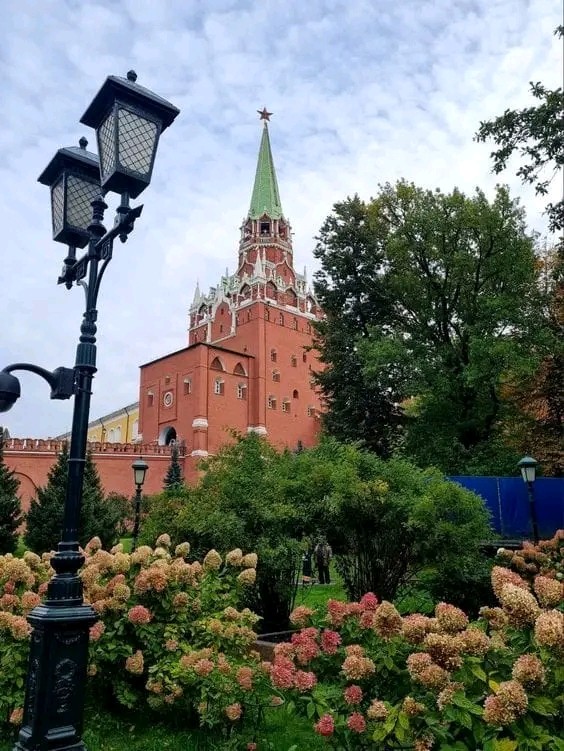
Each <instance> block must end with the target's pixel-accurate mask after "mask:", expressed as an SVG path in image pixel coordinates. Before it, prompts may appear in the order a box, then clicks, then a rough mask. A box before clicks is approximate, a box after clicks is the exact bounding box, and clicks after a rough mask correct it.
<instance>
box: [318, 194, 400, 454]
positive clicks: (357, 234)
mask: <svg viewBox="0 0 564 751" xmlns="http://www.w3.org/2000/svg"><path fill="white" fill-rule="evenodd" d="M317 241H318V242H317V246H316V248H315V250H314V255H315V257H316V258H317V259H318V260H319V261H320V263H321V269H320V270H319V271H318V272H316V274H315V292H316V295H317V297H318V299H319V302H320V305H321V307H322V309H323V312H324V314H325V318H324V319H323V320H322V321H319V322H317V323H316V324H315V335H316V336H315V348H316V349H317V350H318V352H319V353H320V358H319V359H320V361H321V362H322V363H323V365H324V368H323V369H322V370H321V371H320V372H318V373H316V375H315V377H316V381H317V383H318V384H319V386H320V387H321V390H322V393H323V397H324V399H325V402H326V404H327V407H328V411H327V412H326V413H325V414H324V417H323V419H324V425H325V428H326V430H327V431H328V433H329V434H330V435H333V436H335V437H336V438H338V439H339V440H342V441H360V442H362V443H363V445H365V446H367V447H368V448H370V449H371V450H373V451H375V452H376V453H378V454H380V455H381V456H388V455H389V454H390V452H391V448H392V443H393V436H394V433H395V429H396V427H397V410H396V409H395V407H394V394H393V393H391V392H390V391H386V390H384V389H383V388H382V386H381V384H379V383H378V381H377V379H374V378H367V377H365V373H364V371H363V369H362V361H361V359H360V356H359V352H358V346H357V340H358V339H359V338H360V339H362V338H366V337H368V336H369V334H370V330H371V328H372V327H374V326H381V325H383V324H384V322H385V321H386V315H387V312H388V298H387V291H386V288H385V286H384V284H383V282H382V271H383V267H384V260H385V256H384V247H383V244H382V242H381V238H380V237H378V235H377V234H376V233H375V232H374V228H373V226H372V225H371V222H370V216H369V211H368V206H367V204H366V203H365V202H364V201H361V199H360V198H359V197H358V196H357V195H355V196H354V197H353V198H347V199H346V200H345V201H342V202H341V203H336V204H335V206H334V207H333V213H332V214H331V215H330V216H329V217H327V219H326V220H325V222H324V223H323V225H322V227H321V230H320V233H319V236H318V238H317Z"/></svg>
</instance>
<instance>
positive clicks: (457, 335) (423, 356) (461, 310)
mask: <svg viewBox="0 0 564 751" xmlns="http://www.w3.org/2000/svg"><path fill="white" fill-rule="evenodd" d="M338 211H340V209H339V208H338V207H336V215H335V216H334V217H333V221H335V222H337V224H338V223H339V219H338ZM362 228H363V232H365V233H368V235H370V236H372V238H373V239H372V242H371V243H369V242H368V241H367V242H366V243H365V247H366V255H367V256H373V257H374V259H373V261H372V262H370V261H368V260H364V258H363V257H362V256H360V257H359V256H358V255H357V252H356V249H355V247H354V246H353V245H351V244H347V243H343V244H342V246H341V247H340V252H339V253H338V254H337V255H338V258H339V262H340V263H342V264H343V267H344V268H348V267H349V266H350V267H352V266H353V265H354V264H356V265H357V267H358V269H359V276H358V279H357V280H356V281H355V278H354V274H353V273H351V275H350V277H349V276H347V274H346V273H344V272H342V271H334V272H333V271H331V272H330V273H328V272H327V270H326V269H327V268H329V269H337V268H339V267H338V264H337V262H336V261H333V260H332V256H333V255H334V253H333V249H332V248H330V247H329V246H328V245H326V246H325V247H326V250H324V251H323V253H324V254H325V260H324V262H322V271H321V272H320V275H319V277H318V283H319V282H320V281H322V280H323V284H325V285H326V286H327V287H328V289H329V294H330V297H332V298H333V299H334V300H339V299H340V304H342V305H344V310H345V314H344V315H343V316H342V319H341V320H340V321H337V322H336V323H334V319H333V318H330V317H329V318H328V319H327V321H326V322H325V324H324V325H325V328H326V330H325V331H323V330H321V332H320V342H319V347H320V349H321V353H322V358H323V359H324V361H325V362H328V363H329V372H330V374H331V378H333V379H334V380H335V383H337V382H338V379H340V380H341V381H342V382H343V383H346V382H351V381H354V380H355V376H354V368H355V367H356V368H357V369H358V373H359V378H358V384H360V388H361V390H364V391H365V397H364V398H366V397H367V396H368V397H370V398H374V401H375V403H377V404H382V403H387V408H388V413H387V416H388V417H386V416H382V423H383V424H387V426H388V435H389V436H391V437H390V438H389V439H388V443H389V444H390V445H393V444H394V443H395V446H396V449H397V450H400V449H401V451H402V452H403V453H404V454H405V455H406V456H409V457H413V458H415V459H416V461H417V462H418V463H420V464H422V465H423V466H428V465H436V466H438V467H440V468H441V469H442V470H443V471H447V472H464V471H486V472H492V471H493V472H495V471H498V472H499V471H507V469H508V468H509V467H511V468H512V467H513V464H514V461H515V459H516V458H517V457H516V455H515V454H514V452H513V451H512V450H511V449H508V448H507V446H506V445H505V443H504V440H503V425H504V423H503V421H504V418H505V416H506V412H507V410H508V405H507V404H506V403H505V402H504V400H503V395H502V390H503V385H504V383H505V382H506V380H507V379H508V378H509V377H510V376H511V377H512V378H515V377H516V376H518V377H519V378H521V377H523V376H524V374H528V373H530V372H531V371H532V370H533V369H534V367H535V342H536V341H538V339H539V337H542V336H543V330H542V316H541V312H540V311H541V299H540V295H539V294H538V287H537V284H536V282H537V269H536V267H535V256H534V249H533V242H532V239H531V238H530V237H528V236H527V233H526V230H525V225H524V217H523V212H522V210H521V209H520V208H519V206H518V204H517V202H516V201H514V200H512V199H511V198H510V196H509V194H508V192H507V190H506V189H505V188H498V189H497V192H496V195H495V198H494V200H493V201H492V202H489V201H488V200H487V199H486V197H485V195H484V194H483V193H482V192H481V191H479V190H477V191H476V193H475V194H474V195H473V196H471V197H467V196H465V195H464V194H463V193H461V192H460V191H458V190H454V191H453V192H452V193H450V194H444V193H441V192H440V191H438V190H437V191H434V192H433V191H426V190H423V189H420V188H418V187H416V186H415V185H413V184H410V183H407V182H404V181H400V182H399V183H397V185H395V186H392V185H389V184H387V185H384V186H383V187H381V188H380V191H379V193H378V195H377V196H376V198H374V199H373V200H372V201H371V203H370V205H369V206H368V207H367V210H366V218H365V219H363V220H362ZM334 236H335V234H333V237H334ZM321 251H322V248H321V246H318V252H319V253H321ZM341 276H342V278H343V281H340V277H341ZM355 285H357V289H356V294H357V297H358V300H359V303H358V306H359V307H360V309H361V310H365V309H367V310H371V311H373V312H372V314H371V315H370V316H369V317H366V318H365V317H363V316H362V315H359V314H355V315H350V316H349V315H348V314H347V311H348V310H353V309H354V306H352V305H350V304H347V302H346V301H347V300H349V299H352V296H353V294H354V290H355ZM341 287H343V293H342V294H343V297H341V298H339V290H340V289H341ZM337 307H338V303H337V304H336V305H335V309H337ZM333 329H334V331H335V332H336V333H334V331H333ZM333 336H338V337H339V338H340V340H341V341H343V342H346V347H347V348H348V351H349V352H350V353H353V354H352V355H350V357H349V359H348V360H347V361H345V360H344V359H342V358H340V357H339V352H338V351H337V353H336V350H335V348H334V347H333V346H332V337H333ZM353 357H354V361H353ZM351 363H354V365H353V367H351ZM319 380H320V384H321V387H322V389H323V390H324V393H326V391H325V388H326V381H324V376H323V374H321V375H320V376H319ZM343 388H345V387H343ZM350 388H356V385H355V386H354V387H350ZM354 398H355V397H354V394H351V393H350V392H349V393H348V395H347V397H346V400H347V406H348V407H349V408H350V409H351V410H355V409H356V406H355V405H354V403H353V402H354ZM362 399H363V396H362V394H358V395H357V402H358V403H362ZM328 405H329V409H330V412H331V413H332V414H331V415H330V416H329V417H328V420H327V426H328V429H329V432H331V433H332V434H334V435H336V436H337V437H339V438H342V439H345V440H351V438H360V439H362V441H363V444H364V445H366V446H367V447H369V448H376V450H377V448H378V443H376V446H375V444H374V434H375V433H376V432H377V431H378V430H381V428H378V426H377V425H372V424H368V423H366V422H365V421H363V420H362V419H361V417H360V416H358V417H355V414H354V412H353V411H351V412H349V413H348V414H347V412H346V410H345V409H340V408H339V402H338V401H337V400H335V399H333V398H332V392H331V391H329V399H328ZM394 405H399V411H401V412H402V423H403V425H402V426H401V429H400V427H399V424H398V423H399V421H398V419H397V417H395V416H394V409H395V408H394ZM388 418H392V419H388ZM351 419H354V425H353V427H352V428H351V427H349V426H347V427H346V428H340V429H339V428H335V429H334V428H333V426H334V424H335V422H338V421H339V420H340V421H342V422H343V423H344V422H347V421H349V420H351ZM394 419H395V422H394ZM394 432H395V438H394ZM379 453H381V454H384V455H385V452H382V451H380V452H379Z"/></svg>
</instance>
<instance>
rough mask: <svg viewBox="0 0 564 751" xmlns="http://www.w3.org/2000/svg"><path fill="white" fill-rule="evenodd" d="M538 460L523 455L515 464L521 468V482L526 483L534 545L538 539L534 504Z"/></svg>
mask: <svg viewBox="0 0 564 751" xmlns="http://www.w3.org/2000/svg"><path fill="white" fill-rule="evenodd" d="M538 464H539V463H538V462H537V460H536V459H533V457H532V456H524V457H523V458H522V459H521V460H520V461H519V462H517V466H518V467H519V469H520V470H521V477H522V478H523V482H524V483H526V485H527V493H528V495H529V514H530V517H531V526H532V528H533V541H534V543H535V545H536V544H537V542H538V541H539V525H538V521H537V507H536V504H535V490H534V485H535V480H536V476H537V467H538Z"/></svg>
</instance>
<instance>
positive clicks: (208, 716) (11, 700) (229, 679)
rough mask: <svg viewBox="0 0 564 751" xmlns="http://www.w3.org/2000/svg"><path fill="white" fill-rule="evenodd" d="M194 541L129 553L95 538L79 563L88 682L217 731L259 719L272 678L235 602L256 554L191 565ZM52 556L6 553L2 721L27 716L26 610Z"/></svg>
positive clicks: (130, 702)
mask: <svg viewBox="0 0 564 751" xmlns="http://www.w3.org/2000/svg"><path fill="white" fill-rule="evenodd" d="M189 551H190V546H189V544H188V543H182V544H180V545H178V546H177V547H176V548H175V549H174V550H171V548H170V539H169V537H168V535H161V537H160V538H159V539H158V540H157V546H156V547H155V548H154V549H152V548H150V547H148V546H143V547H140V548H139V549H138V550H136V551H135V552H134V553H131V554H127V553H124V552H123V550H122V547H121V545H118V546H116V547H114V548H113V549H112V550H111V551H110V552H108V551H105V550H103V549H102V547H101V544H100V541H99V540H98V539H97V538H94V539H93V540H92V541H91V542H90V543H89V544H88V545H87V546H86V549H85V551H84V552H85V556H86V561H85V565H84V567H83V569H82V574H81V575H82V579H83V582H84V594H85V600H86V601H87V602H90V603H91V604H92V606H93V608H94V609H95V611H96V612H97V613H98V615H99V621H98V622H97V623H96V624H95V625H94V626H92V628H91V632H90V654H89V667H88V674H89V676H90V688H91V689H92V690H93V691H95V692H97V694H98V695H99V696H104V697H108V696H111V697H113V698H114V700H116V701H117V702H119V704H121V705H124V706H125V707H129V708H133V707H135V709H136V711H142V707H143V706H144V705H145V706H147V705H148V706H149V707H150V708H151V709H152V710H156V711H158V712H160V713H161V714H166V713H168V712H174V713H176V715H177V716H178V714H179V713H181V715H182V717H183V719H184V720H185V721H186V723H189V722H191V721H193V722H195V723H197V722H199V723H200V724H203V725H206V726H208V727H210V728H211V727H213V728H226V729H229V728H232V727H234V726H236V725H240V724H242V722H243V720H246V721H247V722H251V723H258V722H259V720H260V718H261V714H262V710H263V708H264V706H265V705H267V704H269V703H270V700H271V695H272V690H271V687H270V679H269V676H268V674H267V673H266V672H265V670H264V668H263V667H262V665H261V660H260V657H259V655H258V654H256V653H254V652H253V651H252V649H251V645H252V644H253V642H254V641H255V638H256V634H255V632H254V630H253V627H254V626H255V624H256V622H257V620H258V617H257V616H256V615H254V614H253V613H252V612H251V611H250V610H247V609H243V610H239V609H238V608H237V605H238V601H239V598H240V596H241V595H242V594H243V589H244V588H245V587H247V586H249V585H252V584H253V583H254V581H255V568H256V565H257V557H256V555H255V554H254V553H248V554H247V555H243V552H242V551H241V550H232V551H231V552H229V553H228V554H227V555H226V556H225V560H223V559H222V557H221V556H220V555H219V553H217V552H216V551H215V550H211V551H210V552H209V553H208V554H207V555H206V556H205V558H204V560H203V561H202V562H201V563H200V562H199V561H194V562H191V563H189V562H188V561H187V557H188V556H189ZM50 557H51V554H46V555H44V556H43V558H40V557H39V556H37V555H35V554H34V553H26V554H25V556H24V558H23V559H17V558H14V557H12V556H10V555H7V556H3V557H0V608H1V611H0V718H1V719H2V720H3V721H10V722H12V723H13V724H19V723H20V722H21V717H22V710H21V707H22V705H23V698H24V682H25V672H26V668H27V656H28V635H29V632H30V628H29V626H28V624H27V622H26V620H25V615H26V614H27V613H28V612H29V611H30V610H31V609H32V608H33V607H35V605H37V604H38V603H39V602H40V600H41V595H42V594H44V593H45V591H46V587H47V581H48V580H49V578H50V577H51V575H52V574H53V573H54V572H53V570H52V568H51V566H50V564H49V560H50Z"/></svg>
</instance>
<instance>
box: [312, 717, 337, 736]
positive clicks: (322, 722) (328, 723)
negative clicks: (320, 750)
mask: <svg viewBox="0 0 564 751" xmlns="http://www.w3.org/2000/svg"><path fill="white" fill-rule="evenodd" d="M314 730H315V732H316V733H319V735H323V736H325V737H326V738H328V737H330V736H331V735H333V733H334V732H335V720H334V719H333V718H332V717H331V715H330V714H324V715H323V716H322V717H320V718H319V721H318V722H316V723H315V725H314Z"/></svg>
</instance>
